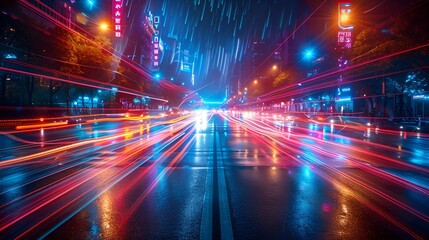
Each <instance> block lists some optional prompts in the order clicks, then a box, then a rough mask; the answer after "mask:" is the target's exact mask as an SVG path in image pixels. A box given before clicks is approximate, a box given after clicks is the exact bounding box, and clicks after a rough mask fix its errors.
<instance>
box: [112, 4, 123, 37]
mask: <svg viewBox="0 0 429 240" xmlns="http://www.w3.org/2000/svg"><path fill="white" fill-rule="evenodd" d="M112 15H113V21H114V24H115V25H114V26H115V27H114V31H115V37H118V38H119V37H122V0H113V2H112Z"/></svg>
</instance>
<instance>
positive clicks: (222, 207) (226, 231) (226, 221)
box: [216, 134, 234, 239]
mask: <svg viewBox="0 0 429 240" xmlns="http://www.w3.org/2000/svg"><path fill="white" fill-rule="evenodd" d="M216 139H217V141H218V143H219V144H217V147H218V148H219V152H220V154H219V155H220V156H219V158H218V161H217V169H218V190H219V211H220V231H221V239H234V235H233V231H232V223H231V213H230V210H229V200H228V190H227V188H226V180H225V168H224V165H223V151H222V146H221V144H220V140H219V135H218V134H216Z"/></svg>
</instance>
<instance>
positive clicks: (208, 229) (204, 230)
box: [200, 138, 214, 240]
mask: <svg viewBox="0 0 429 240" xmlns="http://www.w3.org/2000/svg"><path fill="white" fill-rule="evenodd" d="M209 139H210V141H212V140H211V139H213V138H209ZM213 152H214V149H213V142H212V143H211V144H210V151H209V158H208V160H207V175H206V185H205V191H204V200H203V213H202V215H203V216H202V219H201V226H200V239H201V240H211V239H212V236H213V168H214V166H213V165H214V159H213Z"/></svg>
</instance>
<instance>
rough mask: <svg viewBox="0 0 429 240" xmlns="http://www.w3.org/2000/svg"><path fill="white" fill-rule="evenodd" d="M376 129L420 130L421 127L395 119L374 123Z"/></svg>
mask: <svg viewBox="0 0 429 240" xmlns="http://www.w3.org/2000/svg"><path fill="white" fill-rule="evenodd" d="M373 126H374V127H375V128H376V130H391V131H405V132H418V131H420V128H419V127H418V126H416V125H410V124H400V123H397V122H394V121H388V120H385V119H383V120H380V121H377V122H375V123H374V124H373Z"/></svg>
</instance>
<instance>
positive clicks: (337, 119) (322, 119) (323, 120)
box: [313, 115, 346, 125]
mask: <svg viewBox="0 0 429 240" xmlns="http://www.w3.org/2000/svg"><path fill="white" fill-rule="evenodd" d="M313 120H314V122H316V123H320V124H335V125H344V124H346V121H345V120H344V119H343V118H342V117H341V116H326V115H315V116H314V117H313Z"/></svg>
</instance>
